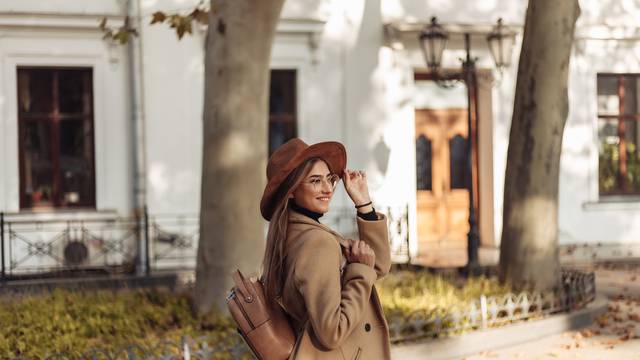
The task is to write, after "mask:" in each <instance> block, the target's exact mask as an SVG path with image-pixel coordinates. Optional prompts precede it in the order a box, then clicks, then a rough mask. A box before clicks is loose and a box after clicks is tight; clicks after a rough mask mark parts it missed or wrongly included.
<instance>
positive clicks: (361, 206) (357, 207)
mask: <svg viewBox="0 0 640 360" xmlns="http://www.w3.org/2000/svg"><path fill="white" fill-rule="evenodd" d="M372 203H373V202H371V201H369V202H368V203H366V204H361V205H356V209H360V208H363V207H365V206H367V205H371V204H372Z"/></svg>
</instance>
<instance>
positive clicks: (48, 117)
mask: <svg viewBox="0 0 640 360" xmlns="http://www.w3.org/2000/svg"><path fill="white" fill-rule="evenodd" d="M17 79H18V84H17V87H18V132H19V140H18V143H19V145H18V146H19V154H20V208H22V209H33V208H72V207H93V208H95V180H94V149H93V147H94V142H93V92H92V88H93V84H92V82H93V81H92V70H91V68H49V67H18V69H17Z"/></svg>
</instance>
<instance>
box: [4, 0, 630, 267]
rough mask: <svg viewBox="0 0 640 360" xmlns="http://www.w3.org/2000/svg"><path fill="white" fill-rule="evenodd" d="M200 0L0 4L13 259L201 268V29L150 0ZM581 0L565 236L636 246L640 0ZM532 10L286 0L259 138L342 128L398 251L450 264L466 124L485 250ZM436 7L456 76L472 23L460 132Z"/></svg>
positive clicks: (390, 0) (342, 199) (331, 135)
mask: <svg viewBox="0 0 640 360" xmlns="http://www.w3.org/2000/svg"><path fill="white" fill-rule="evenodd" d="M197 3H198V2H197V1H183V0H131V1H119V0H100V1H91V2H81V3H78V2H76V1H70V0H60V1H57V2H55V5H54V4H53V3H51V2H44V1H36V0H27V1H25V0H9V1H5V2H3V4H2V5H0V69H1V71H0V84H1V86H0V211H1V212H2V213H3V221H4V224H3V227H2V228H3V231H2V233H3V245H2V247H1V248H2V250H3V251H4V254H3V259H4V261H3V263H4V266H3V268H4V272H5V275H6V274H12V273H16V274H17V273H22V272H31V271H43V269H51V268H53V267H55V266H57V265H61V266H63V267H65V268H66V267H71V268H77V267H101V266H104V265H109V266H111V265H118V266H122V265H123V264H125V265H127V264H129V265H131V266H133V267H136V268H138V269H140V268H145V269H149V268H151V269H153V268H161V267H163V266H165V267H176V266H179V267H182V266H186V267H192V266H193V263H194V255H195V250H194V249H195V246H196V245H197V219H198V211H199V196H200V166H201V154H200V151H201V149H202V146H201V122H202V119H201V114H202V105H203V72H204V69H203V47H204V35H205V29H204V28H202V27H199V26H194V31H193V34H192V35H190V36H189V35H187V36H186V37H185V38H183V39H182V40H180V41H178V40H177V37H176V34H175V32H174V31H173V30H171V29H169V28H168V26H166V25H164V24H162V25H150V24H149V22H150V19H151V15H152V14H153V13H154V12H155V11H160V10H161V11H165V12H168V13H171V12H181V13H188V12H189V11H190V10H191V9H193V7H194V6H196V5H197ZM581 7H582V14H581V17H580V19H579V20H578V25H577V30H576V41H575V44H574V47H573V52H572V59H571V72H570V78H569V100H570V114H569V118H568V120H567V125H566V129H565V135H564V141H563V154H562V160H561V176H560V209H559V210H560V211H559V221H560V233H559V239H560V244H561V246H563V249H564V252H563V254H564V255H566V256H568V255H571V256H573V257H582V258H585V257H589V258H590V257H591V256H594V255H593V254H595V256H600V257H625V256H637V255H638V254H639V253H640V246H638V245H639V244H640V238H639V237H638V236H637V235H635V234H637V233H638V231H635V230H636V229H635V228H636V227H640V196H638V195H640V156H639V155H638V154H639V152H638V148H637V144H638V142H639V141H640V140H639V136H640V127H638V126H637V122H638V120H640V110H638V101H639V96H640V78H639V77H638V75H637V74H640V27H638V25H637V24H638V20H639V19H640V5H638V4H636V3H634V2H629V1H624V0H618V1H613V2H611V4H603V3H602V2H598V1H591V0H583V1H581ZM525 11H526V1H506V0H494V1H483V2H480V1H478V2H473V3H468V2H466V1H449V2H443V1H439V0H428V1H426V2H425V1H416V0H368V1H365V0H352V1H348V2H346V1H336V0H288V1H287V2H286V4H285V8H284V10H283V14H282V18H281V21H280V24H279V25H278V30H277V35H276V39H275V43H274V45H273V51H272V60H271V67H272V69H273V70H272V86H271V89H270V91H271V100H270V114H265V121H269V122H270V135H269V136H270V143H271V147H275V146H277V145H278V144H280V143H282V142H283V141H286V140H287V139H288V138H290V137H291V136H299V137H301V138H302V139H304V140H305V141H306V142H308V143H314V142H319V141H327V140H337V141H341V142H343V143H344V144H345V145H346V147H347V151H348V167H349V168H356V169H364V170H366V171H367V173H368V174H369V178H370V190H371V192H372V196H373V198H374V203H375V205H376V207H377V208H379V209H385V210H384V211H385V212H388V213H389V214H390V215H392V217H393V218H394V223H393V228H392V232H394V248H395V250H396V251H397V261H407V260H410V261H412V262H415V263H419V264H423V265H428V266H459V265H464V263H465V262H466V232H467V231H468V219H467V218H468V207H469V196H468V192H467V190H466V186H465V184H466V182H465V181H466V180H465V179H466V178H465V176H466V171H465V168H464V166H463V164H464V161H465V159H466V157H465V156H466V153H465V152H464V149H465V143H466V139H467V137H468V135H469V134H470V133H471V135H472V136H473V135H475V141H476V146H475V153H474V154H475V161H474V164H475V165H474V172H475V173H474V179H476V182H475V188H474V189H475V192H476V195H477V198H476V200H475V206H476V209H477V218H478V233H479V236H480V244H481V251H480V253H481V260H483V261H491V258H492V256H493V258H495V249H496V248H498V247H499V244H500V234H501V227H502V221H501V219H502V195H503V184H504V173H505V167H506V154H507V147H508V140H509V139H508V138H509V127H510V122H511V114H512V108H513V97H514V89H515V81H516V72H517V63H518V54H519V46H520V43H521V39H522V28H523V22H524V15H525ZM127 15H128V16H129V17H130V18H131V19H133V20H132V24H133V26H134V27H135V28H136V30H137V32H138V37H135V38H134V40H133V41H131V42H129V43H128V44H127V45H120V44H117V43H114V42H113V41H111V40H109V39H103V32H102V31H101V30H100V29H99V28H98V24H99V22H100V21H101V19H103V18H106V19H107V26H108V27H111V28H117V27H119V26H121V25H122V24H123V23H124V21H125V19H126V17H127ZM433 16H436V17H437V18H438V20H439V22H440V23H441V24H442V25H443V26H444V27H445V29H447V31H448V32H449V36H450V37H449V42H448V44H447V49H446V50H445V53H444V56H443V62H442V68H443V69H445V70H446V71H448V72H449V73H451V74H456V73H461V71H462V70H461V63H460V61H459V58H463V57H464V56H465V51H464V45H463V41H462V38H463V33H465V32H471V33H472V35H471V53H472V56H474V57H477V58H478V60H477V62H476V73H477V88H476V89H475V94H476V95H475V96H474V98H473V102H474V103H475V104H477V106H476V107H474V108H473V111H474V116H475V120H474V121H475V122H474V125H473V126H472V129H469V127H468V126H467V122H466V119H467V113H468V111H469V105H468V101H467V89H466V86H465V83H464V82H462V81H459V82H450V83H449V84H448V86H446V87H442V86H438V84H437V83H436V82H435V81H433V78H431V77H429V71H428V69H427V67H426V64H425V60H424V57H423V54H422V51H421V49H420V48H419V45H418V40H417V37H418V34H419V30H420V29H421V28H422V26H424V25H426V24H427V23H428V22H429V19H430V18H431V17H433ZM138 17H139V21H136V20H138ZM498 18H502V19H503V20H504V22H505V24H507V25H508V27H509V29H511V30H513V31H514V32H515V40H516V47H515V49H514V51H513V53H512V57H511V60H512V61H511V63H512V65H511V66H510V67H508V68H505V69H503V70H502V71H498V70H496V69H495V65H494V62H493V59H492V57H491V54H490V52H489V50H488V47H487V43H486V35H487V34H488V33H489V32H490V31H491V29H492V26H493V24H495V22H496V20H497V19H498ZM470 130H471V131H470ZM620 154H623V155H622V156H621V155H620ZM340 189H341V187H340ZM332 205H333V209H334V210H332V213H331V214H328V215H327V216H326V218H327V219H328V221H330V222H333V223H335V224H336V226H338V227H339V228H342V229H343V231H345V232H349V231H351V230H352V227H350V225H348V224H349V223H350V222H352V220H353V219H352V217H353V214H352V213H351V210H348V209H351V207H350V204H349V203H348V201H347V198H346V196H345V194H344V192H343V191H342V190H339V191H338V194H337V197H336V198H335V200H334V202H333V204H332ZM136 209H146V211H144V212H141V211H139V210H136ZM345 216H347V218H346V219H343V218H344V217H345ZM345 224H346V225H345ZM582 245H589V246H586V247H585V246H582ZM596 250H597V251H596ZM125 268H126V269H130V267H126V266H125Z"/></svg>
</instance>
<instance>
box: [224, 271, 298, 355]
mask: <svg viewBox="0 0 640 360" xmlns="http://www.w3.org/2000/svg"><path fill="white" fill-rule="evenodd" d="M233 281H234V283H235V286H234V287H233V288H232V289H231V292H230V293H229V295H228V296H227V307H228V308H229V312H230V313H231V316H232V317H233V319H234V320H235V322H236V325H237V326H238V332H239V333H240V335H241V336H242V338H243V339H244V341H245V342H246V343H247V345H248V346H249V348H250V349H251V351H252V352H253V354H254V355H255V356H256V358H258V359H260V360H284V359H287V358H288V357H289V356H290V355H291V352H292V351H293V348H294V346H295V343H296V336H295V333H294V331H293V328H292V327H291V324H290V323H289V320H288V319H287V315H286V314H285V312H284V310H283V309H282V307H281V306H278V305H276V306H269V302H268V301H266V299H265V295H264V287H263V285H262V282H260V280H252V279H246V278H245V277H244V276H243V275H242V273H241V272H240V270H236V271H235V272H234V273H233Z"/></svg>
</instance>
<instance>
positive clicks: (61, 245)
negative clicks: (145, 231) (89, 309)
mask: <svg viewBox="0 0 640 360" xmlns="http://www.w3.org/2000/svg"><path fill="white" fill-rule="evenodd" d="M0 230H1V231H0V232H1V236H2V238H1V240H2V241H1V242H0V248H1V250H2V252H1V258H2V259H1V260H2V276H3V277H11V276H24V275H29V274H34V273H52V272H60V273H66V272H68V271H72V270H73V271H78V270H85V271H86V270H96V269H97V270H101V271H106V272H117V271H130V269H132V268H133V267H134V265H135V264H134V263H135V257H136V254H137V253H138V250H137V248H136V244H138V234H139V232H138V225H137V223H136V221H135V220H131V219H122V218H110V219H87V220H76V219H68V220H43V221H23V220H10V221H9V220H7V219H6V218H5V216H4V214H0Z"/></svg>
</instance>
